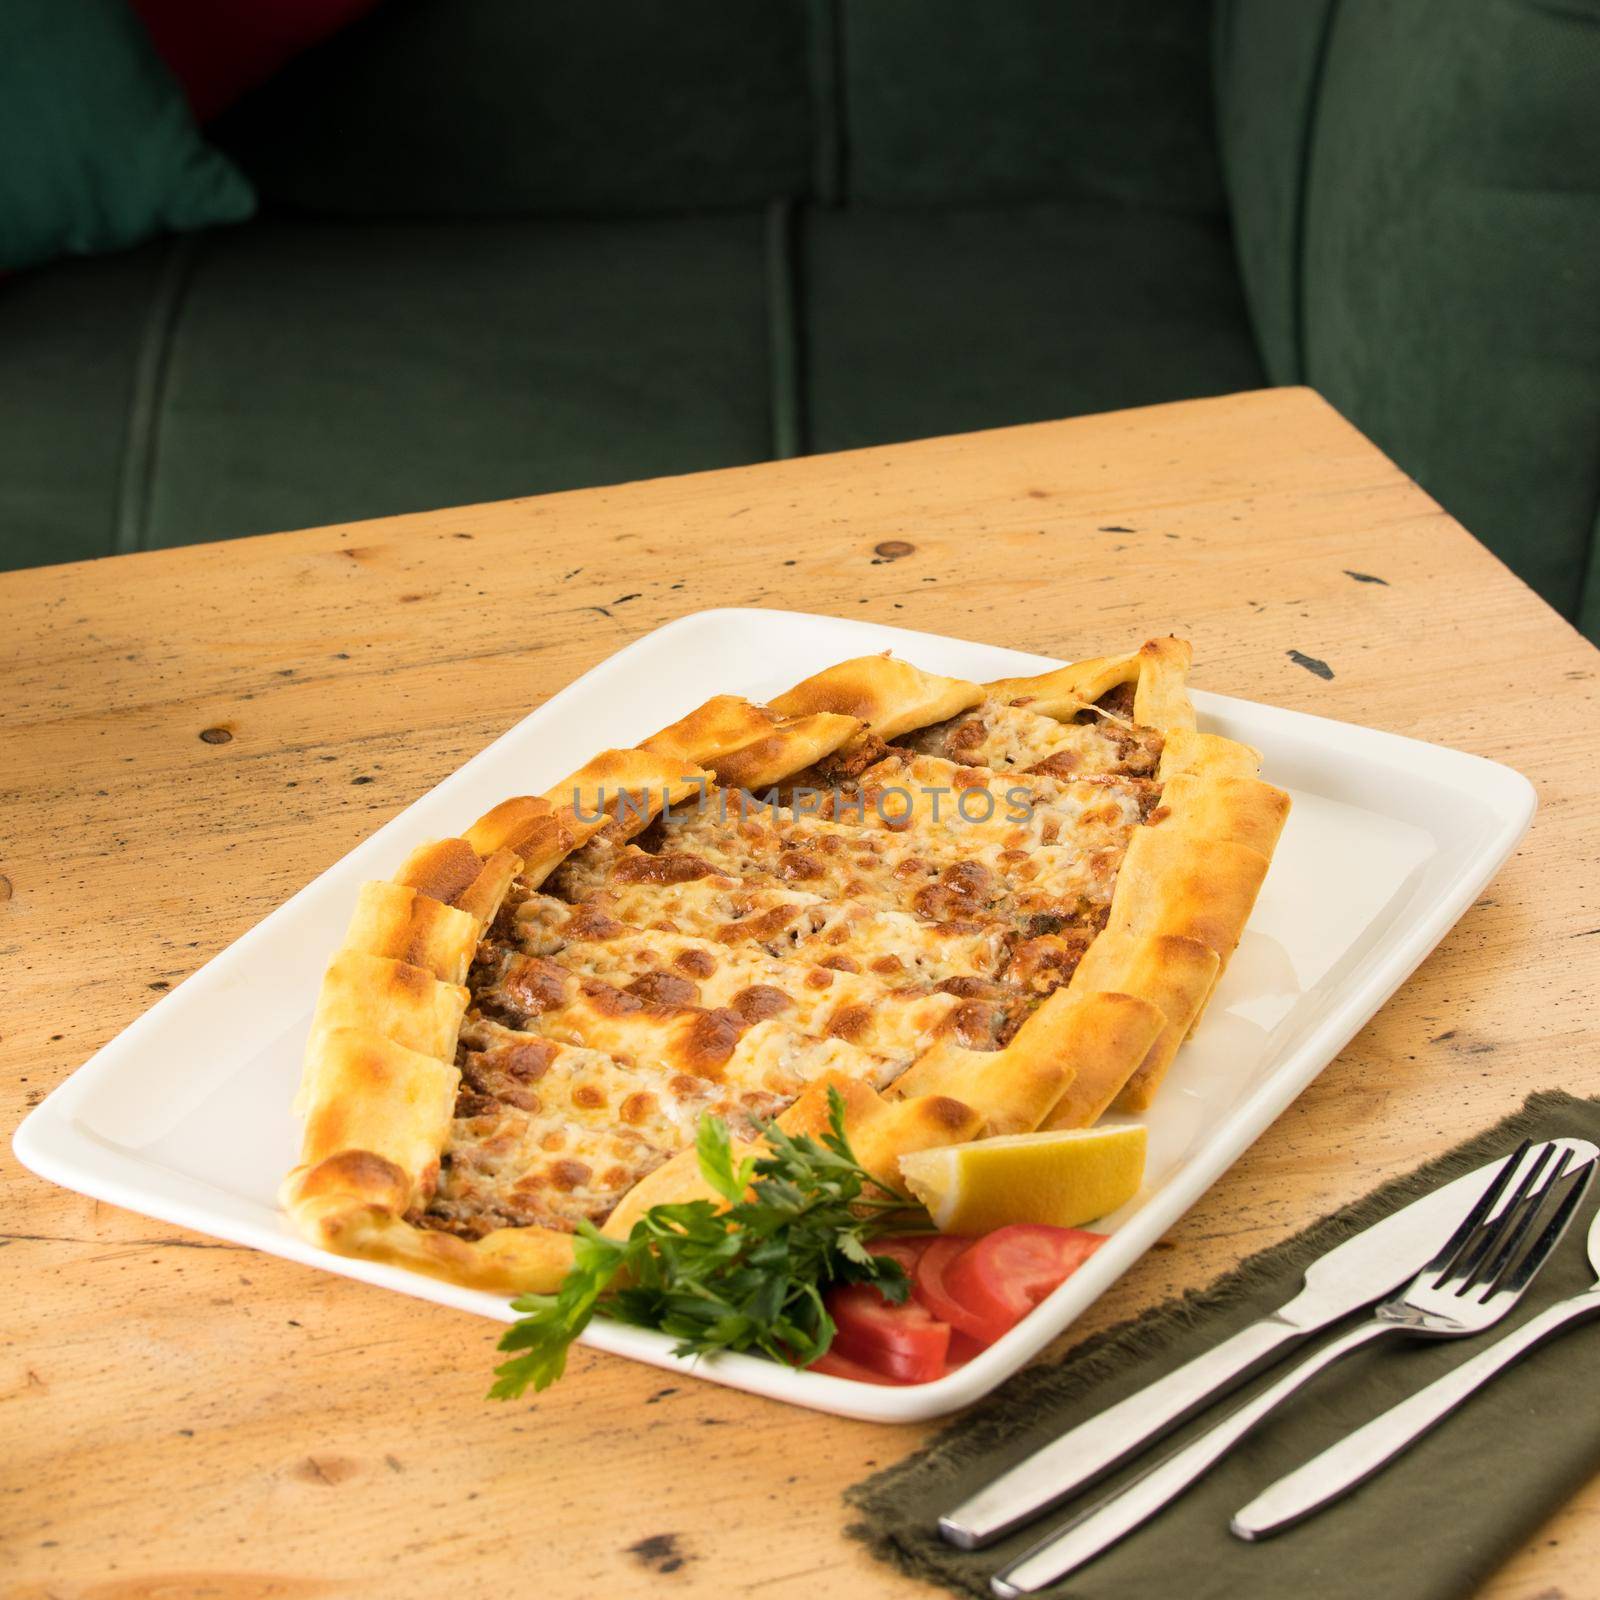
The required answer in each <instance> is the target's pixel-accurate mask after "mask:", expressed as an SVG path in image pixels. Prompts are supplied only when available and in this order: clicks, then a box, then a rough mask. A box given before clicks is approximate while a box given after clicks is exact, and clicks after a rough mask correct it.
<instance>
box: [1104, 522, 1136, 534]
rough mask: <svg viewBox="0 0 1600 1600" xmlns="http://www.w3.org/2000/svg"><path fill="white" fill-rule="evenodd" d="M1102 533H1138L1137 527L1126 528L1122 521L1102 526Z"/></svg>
mask: <svg viewBox="0 0 1600 1600" xmlns="http://www.w3.org/2000/svg"><path fill="white" fill-rule="evenodd" d="M1100 531H1101V533H1137V532H1138V531H1139V530H1138V529H1137V528H1125V527H1123V526H1122V524H1121V523H1120V522H1108V523H1106V525H1105V526H1104V527H1103V528H1101V530H1100Z"/></svg>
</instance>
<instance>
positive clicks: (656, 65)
mask: <svg viewBox="0 0 1600 1600" xmlns="http://www.w3.org/2000/svg"><path fill="white" fill-rule="evenodd" d="M807 52H808V42H807V31H806V17H805V0H601V3H597V0H386V3H385V4H383V5H382V6H380V7H379V8H378V9H377V11H376V12H374V13H373V14H372V15H371V16H370V17H368V18H366V19H365V20H363V21H362V22H359V23H357V24H356V25H355V26H353V27H351V28H349V29H347V30H345V31H344V32H343V33H341V34H340V35H339V36H338V37H337V38H335V39H333V40H331V41H330V42H329V43H328V44H326V45H324V46H322V47H321V48H320V49H317V50H315V51H312V52H310V53H309V54H308V55H306V56H304V57H302V58H301V60H300V61H299V62H297V63H295V64H294V65H293V66H291V67H290V68H289V69H288V70H287V71H285V72H284V73H282V74H280V75H279V77H278V78H276V79H275V80H274V81H273V82H272V83H270V84H268V85H267V86H266V87H265V88H263V89H262V90H260V91H259V92H258V93H257V94H255V95H253V96H251V97H250V98H249V99H248V100H247V101H245V102H244V103H243V104H242V105H241V106H240V107H239V108H238V109H237V110H235V111H234V112H232V113H230V114H229V115H228V116H227V117H225V118H224V119H222V121H220V122H219V123H218V124H217V125H216V127H215V130H214V132H215V135H216V137H217V138H218V139H219V140H220V141H221V142H222V143H223V144H224V145H225V147H226V148H228V149H229V150H231V151H232V152H233V153H234V154H235V156H236V157H237V159H238V160H239V162H240V164H241V165H242V166H243V167H244V168H245V170H246V171H248V172H249V173H250V175H251V177H252V179H253V180H254V181H255V183H256V185H257V187H258V188H259V189H260V191H261V193H262V195H263V197H265V198H267V199H270V200H276V201H281V202H284V203H286V204H291V205H295V206H299V207H304V208H306V209H309V210H314V211H318V212H324V213H330V214H338V215H347V216H358V215H361V216H413V217H416V216H437V217H445V216H525V215H528V214H530V213H535V212H539V213H552V212H567V213H608V212H633V213H639V212H658V213H659V212H669V211H676V210H686V209H695V208H703V207H712V206H722V207H738V206H746V205H756V204H760V203H761V202H763V201H765V200H767V199H770V198H772V197H774V196H777V195H785V194H797V193H799V192H801V191H802V190H803V189H804V188H805V187H806V185H807V184H808V182H809V180H810V163H811V155H810V148H811V120H810V118H811V111H810V98H809V88H808V82H807V72H808V54H807Z"/></svg>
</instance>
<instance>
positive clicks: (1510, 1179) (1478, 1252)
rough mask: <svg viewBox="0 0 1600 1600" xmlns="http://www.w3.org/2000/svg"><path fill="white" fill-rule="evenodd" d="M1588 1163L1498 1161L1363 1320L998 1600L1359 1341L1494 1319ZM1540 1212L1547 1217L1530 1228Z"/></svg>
mask: <svg viewBox="0 0 1600 1600" xmlns="http://www.w3.org/2000/svg"><path fill="white" fill-rule="evenodd" d="M1552 1158H1555V1159H1552ZM1593 1172H1594V1157H1593V1156H1586V1157H1585V1156H1578V1155H1577V1154H1576V1152H1573V1151H1571V1150H1565V1149H1562V1148H1561V1147H1560V1146H1557V1145H1551V1144H1546V1145H1544V1146H1542V1147H1538V1148H1536V1150H1535V1151H1532V1152H1529V1154H1528V1157H1526V1158H1524V1159H1522V1160H1520V1161H1508V1162H1507V1163H1506V1164H1505V1167H1504V1168H1503V1169H1502V1170H1501V1173H1500V1175H1499V1177H1498V1178H1497V1179H1496V1180H1495V1182H1494V1183H1493V1184H1492V1185H1491V1186H1490V1187H1489V1189H1487V1190H1486V1191H1485V1193H1484V1195H1483V1197H1482V1199H1480V1200H1479V1201H1478V1203H1477V1205H1476V1206H1474V1207H1473V1208H1472V1210H1471V1211H1470V1212H1469V1213H1468V1214H1467V1216H1466V1217H1465V1218H1464V1219H1463V1220H1462V1223H1461V1225H1460V1227H1458V1228H1457V1229H1456V1231H1455V1233H1454V1234H1452V1235H1451V1237H1450V1238H1449V1239H1448V1240H1447V1241H1446V1242H1445V1244H1444V1245H1443V1246H1442V1247H1441V1248H1440V1250H1439V1252H1438V1254H1437V1255H1435V1256H1434V1258H1433V1260H1431V1261H1430V1262H1429V1263H1428V1264H1427V1265H1426V1266H1425V1267H1424V1268H1423V1269H1422V1271H1421V1272H1419V1273H1418V1274H1417V1276H1416V1277H1415V1278H1413V1279H1412V1281H1411V1282H1410V1283H1409V1284H1408V1285H1406V1287H1405V1288H1404V1289H1402V1290H1400V1291H1399V1293H1397V1294H1394V1295H1391V1296H1390V1297H1389V1298H1388V1299H1387V1300H1385V1301H1383V1302H1382V1303H1381V1304H1380V1305H1379V1306H1378V1307H1377V1308H1376V1309H1375V1310H1374V1311H1373V1314H1372V1316H1371V1317H1370V1318H1369V1319H1367V1320H1366V1321H1365V1322H1362V1323H1359V1324H1358V1325H1357V1326H1356V1327H1354V1328H1352V1329H1351V1330H1350V1331H1349V1332H1348V1333H1345V1334H1342V1335H1340V1337H1338V1338H1337V1339H1334V1340H1332V1341H1330V1342H1329V1343H1328V1344H1325V1345H1323V1346H1322V1348H1321V1349H1320V1350H1317V1351H1315V1352H1314V1353H1313V1354H1312V1355H1310V1356H1308V1357H1307V1358H1306V1359H1305V1360H1304V1361H1303V1362H1301V1363H1300V1365H1299V1366H1298V1367H1296V1368H1295V1369H1294V1370H1293V1371H1292V1372H1290V1373H1289V1374H1288V1375H1287V1376H1285V1377H1283V1378H1280V1379H1279V1380H1278V1381H1277V1382H1276V1383H1274V1384H1272V1385H1271V1386H1270V1387H1268V1388H1266V1389H1264V1390H1263V1391H1262V1392H1261V1393H1260V1394H1258V1395H1257V1396H1255V1398H1254V1399H1252V1400H1249V1401H1247V1402H1246V1403H1245V1404H1244V1405H1242V1406H1240V1407H1239V1408H1238V1410H1236V1411H1234V1412H1232V1413H1230V1414H1229V1415H1228V1416H1227V1417H1225V1418H1224V1419H1223V1420H1222V1421H1221V1422H1219V1423H1218V1424H1217V1425H1216V1426H1215V1427H1213V1428H1211V1429H1209V1430H1208V1431H1207V1432H1205V1433H1203V1434H1201V1435H1200V1436H1199V1437H1198V1438H1197V1439H1195V1440H1193V1441H1192V1442H1191V1443H1189V1444H1187V1445H1185V1446H1184V1447H1183V1448H1182V1449H1181V1450H1178V1451H1176V1452H1174V1453H1173V1454H1172V1455H1169V1456H1167V1457H1166V1458H1165V1459H1164V1460H1162V1461H1160V1462H1158V1463H1157V1464H1156V1465H1155V1466H1153V1467H1151V1468H1150V1469H1149V1470H1148V1471H1146V1472H1144V1473H1142V1474H1141V1475H1140V1476H1139V1477H1137V1478H1135V1479H1134V1480H1133V1481H1132V1482H1131V1483H1130V1484H1128V1485H1127V1486H1126V1487H1125V1488H1123V1489H1121V1490H1119V1491H1117V1492H1116V1493H1114V1494H1112V1495H1109V1496H1107V1497H1105V1498H1104V1499H1102V1500H1100V1501H1099V1502H1097V1503H1096V1504H1095V1505H1093V1506H1090V1507H1089V1508H1088V1509H1087V1510H1086V1511H1084V1512H1082V1513H1080V1514H1079V1515H1078V1516H1076V1517H1074V1518H1073V1519H1072V1520H1071V1521H1069V1522H1068V1523H1067V1524H1066V1525H1065V1526H1064V1527H1062V1528H1059V1529H1057V1530H1056V1531H1055V1532H1053V1533H1051V1534H1050V1535H1048V1536H1047V1537H1046V1538H1045V1539H1043V1540H1041V1541H1040V1542H1039V1543H1038V1544H1036V1545H1034V1546H1033V1547H1032V1548H1031V1549H1029V1550H1027V1551H1025V1552H1024V1553H1023V1554H1022V1555H1021V1556H1019V1557H1018V1558H1017V1559H1016V1560H1015V1561H1013V1562H1011V1563H1010V1564H1009V1565H1008V1566H1006V1567H1005V1568H1003V1569H1002V1570H1001V1571H1000V1572H998V1573H996V1574H995V1576H994V1577H993V1578H991V1579H990V1587H991V1588H992V1589H993V1590H994V1592H995V1594H997V1595H999V1596H1001V1597H1002V1600H1012V1597H1014V1596H1017V1595H1024V1594H1031V1593H1033V1592H1034V1591H1035V1590H1037V1589H1041V1588H1043V1587H1044V1586H1045V1585H1046V1584H1049V1583H1054V1582H1055V1581H1056V1580H1057V1579H1058V1578H1063V1577H1065V1576H1066V1575H1067V1574H1068V1573H1069V1572H1073V1571H1076V1569H1077V1568H1079V1567H1081V1566H1083V1565H1084V1564H1085V1563H1086V1562H1088V1561H1091V1560H1093V1559H1094V1557H1095V1556H1097V1555H1099V1554H1101V1553H1102V1552H1103V1551H1104V1550H1106V1549H1107V1548H1108V1547H1109V1546H1111V1545H1113V1544H1115V1543H1116V1542H1117V1541H1118V1540H1120V1539H1122V1538H1123V1537H1125V1536H1126V1535H1127V1534H1129V1533H1131V1532H1132V1531H1133V1530H1134V1529H1135V1528H1137V1527H1139V1526H1140V1525H1141V1524H1142V1523H1144V1522H1146V1521H1147V1520H1148V1519H1149V1518H1150V1517H1152V1516H1154V1515H1155V1514H1156V1512H1158V1511H1159V1510H1160V1509H1161V1508H1162V1507H1163V1506H1164V1505H1166V1504H1167V1502H1168V1501H1170V1500H1172V1499H1174V1498H1175V1497H1176V1496H1177V1495H1179V1494H1181V1493H1182V1492H1183V1491H1184V1490H1185V1489H1187V1488H1188V1487H1189V1485H1190V1484H1192V1483H1193V1482H1194V1481H1195V1480H1196V1479H1197V1478H1199V1477H1200V1476H1201V1475H1202V1474H1203V1473H1204V1472H1205V1471H1206V1470H1207V1469H1208V1468H1209V1467H1210V1466H1212V1465H1213V1464H1214V1463H1215V1462H1216V1461H1218V1460H1219V1459H1221V1457H1222V1456H1223V1455H1225V1454H1226V1453H1227V1452H1228V1451H1229V1450H1230V1449H1232V1448H1233V1446H1234V1445H1235V1444H1237V1443H1238V1441H1239V1440H1240V1439H1242V1438H1243V1437H1244V1436H1245V1435H1246V1434H1247V1433H1249V1432H1250V1431H1251V1429H1252V1428H1254V1427H1255V1426H1256V1424H1257V1423H1258V1422H1260V1421H1261V1420H1262V1418H1264V1417H1265V1416H1267V1414H1268V1413H1269V1412H1271V1411H1272V1410H1274V1409H1275V1408H1276V1407H1277V1406H1278V1405H1280V1404H1281V1403H1282V1402H1283V1401H1284V1400H1286V1399H1287V1398H1288V1397H1289V1396H1290V1395H1291V1394H1293V1393H1294V1392H1295V1391H1296V1390H1297V1389H1299V1388H1301V1387H1302V1386H1303V1385H1304V1384H1305V1383H1307V1382H1309V1381H1310V1379H1312V1378H1313V1377H1315V1376H1316V1375H1317V1374H1318V1373H1319V1372H1322V1371H1324V1370H1325V1369H1327V1368H1328V1367H1330V1366H1332V1365H1333V1364H1334V1362H1336V1361H1339V1360H1342V1359H1343V1358H1344V1357H1345V1356H1347V1355H1349V1354H1351V1353H1352V1352H1353V1351H1355V1350H1359V1349H1360V1348H1361V1347H1362V1346H1363V1345H1367V1344H1370V1343H1372V1341H1373V1340H1375V1339H1380V1338H1383V1337H1385V1336H1386V1335H1389V1334H1396V1333H1399V1334H1409V1335H1411V1336H1412V1337H1417V1338H1434V1339H1452V1338H1461V1337H1463V1336H1464V1335H1467V1334H1473V1333H1479V1332H1481V1331H1482V1330H1483V1329H1485V1328H1487V1327H1489V1326H1490V1325H1491V1324H1493V1323H1494V1322H1496V1321H1498V1320H1499V1319H1500V1318H1501V1317H1503V1316H1504V1315H1505V1314H1506V1312H1508V1311H1509V1310H1510V1309H1511V1307H1512V1306H1513V1305H1515V1304H1516V1302H1517V1300H1518V1298H1519V1297H1520V1296H1521V1294H1522V1291H1523V1290H1524V1289H1525V1288H1526V1287H1527V1285H1528V1283H1529V1282H1530V1281H1531V1280H1532V1278H1533V1276H1534V1274H1535V1273H1536V1272H1537V1271H1538V1270H1539V1268H1540V1267H1541V1266H1543V1264H1544V1262H1545V1260H1546V1259H1547V1258H1548V1256H1549V1254H1550V1252H1551V1251H1552V1250H1553V1249H1554V1248H1555V1246H1556V1244H1557V1242H1558V1241H1559V1240H1560V1238H1561V1235H1562V1233H1563V1232H1564V1231H1565V1229H1566V1226H1567V1224H1568V1223H1569V1222H1570V1221H1571V1220H1572V1214H1573V1212H1574V1211H1575V1210H1576V1209H1577V1206H1578V1203H1579V1201H1580V1200H1581V1199H1582V1198H1583V1193H1584V1190H1585V1189H1586V1187H1587V1185H1588V1182H1589V1179H1590V1177H1591V1176H1592V1175H1593ZM1552 1195H1554V1196H1556V1200H1555V1204H1554V1206H1553V1207H1552V1206H1551V1205H1550V1204H1549V1202H1550V1200H1551V1197H1552ZM1546 1214H1548V1221H1547V1222H1546V1223H1545V1225H1544V1226H1543V1227H1542V1228H1541V1229H1540V1230H1539V1231H1538V1232H1537V1233H1535V1231H1534V1230H1535V1226H1536V1224H1537V1223H1538V1222H1539V1220H1540V1218H1541V1216H1545V1215H1546Z"/></svg>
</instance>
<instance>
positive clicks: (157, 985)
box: [145, 978, 172, 989]
mask: <svg viewBox="0 0 1600 1600" xmlns="http://www.w3.org/2000/svg"><path fill="white" fill-rule="evenodd" d="M171 987H172V985H171V984H170V983H168V982H167V980H166V979H165V978H157V979H156V981H155V982H154V983H147V984H146V985H145V988H147V989H170V988H171Z"/></svg>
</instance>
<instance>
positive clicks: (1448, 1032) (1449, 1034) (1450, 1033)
mask: <svg viewBox="0 0 1600 1600" xmlns="http://www.w3.org/2000/svg"><path fill="white" fill-rule="evenodd" d="M1455 1036H1456V1030H1455V1029H1454V1028H1446V1029H1445V1030H1444V1032H1443V1033H1436V1034H1434V1036H1433V1037H1432V1038H1431V1039H1430V1040H1429V1041H1428V1043H1429V1044H1443V1043H1444V1042H1445V1040H1446V1039H1453V1038H1455Z"/></svg>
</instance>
